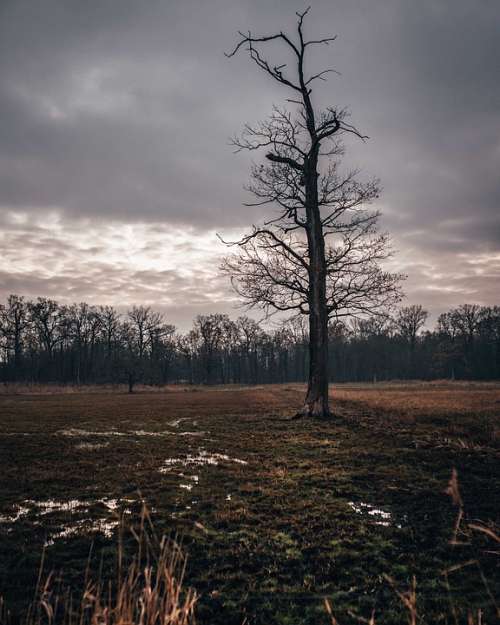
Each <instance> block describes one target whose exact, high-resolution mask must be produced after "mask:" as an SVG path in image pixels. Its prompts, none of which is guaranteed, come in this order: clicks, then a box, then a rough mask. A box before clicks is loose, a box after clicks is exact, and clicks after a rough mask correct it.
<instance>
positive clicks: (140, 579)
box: [0, 506, 197, 625]
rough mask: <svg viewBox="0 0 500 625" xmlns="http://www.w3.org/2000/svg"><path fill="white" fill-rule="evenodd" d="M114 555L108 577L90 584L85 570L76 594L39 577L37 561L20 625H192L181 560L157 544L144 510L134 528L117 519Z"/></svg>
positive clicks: (60, 580) (166, 542)
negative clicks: (128, 546)
mask: <svg viewBox="0 0 500 625" xmlns="http://www.w3.org/2000/svg"><path fill="white" fill-rule="evenodd" d="M124 532H126V533H130V535H131V537H132V544H133V550H132V554H131V555H129V554H127V552H126V551H125V549H124V545H123V533H124ZM116 552H117V564H116V572H115V574H114V575H113V577H112V578H110V579H103V578H102V577H99V578H97V579H92V578H91V573H90V567H89V566H88V567H87V570H86V572H85V580H84V584H83V590H81V591H80V592H79V593H78V591H75V589H74V588H71V586H70V585H68V584H66V583H65V580H64V575H63V574H60V575H56V574H55V572H54V571H51V572H49V573H48V574H45V571H44V557H42V562H41V565H40V570H39V574H38V581H37V585H36V589H35V593H34V594H35V599H34V601H33V603H32V604H31V606H30V608H29V610H28V612H27V614H26V616H25V617H24V618H23V625H56V624H60V625H192V624H194V610H195V605H196V601H197V595H196V593H195V592H194V591H193V590H192V589H191V588H187V589H186V588H184V587H183V582H184V575H185V568H186V560H185V556H184V554H183V553H182V550H181V548H180V546H179V545H178V543H177V542H176V541H175V540H173V539H171V538H169V537H167V536H163V537H162V538H161V539H160V540H159V539H158V537H157V536H156V534H155V531H154V528H153V526H152V524H151V520H150V515H149V512H148V511H147V509H146V507H145V506H144V507H143V510H142V513H141V517H140V522H139V527H138V528H136V529H134V528H133V527H132V526H130V527H124V524H123V519H122V525H121V528H120V534H119V538H118V544H117V549H116ZM127 562H128V563H127ZM101 575H102V572H101ZM10 620H11V619H10V614H9V612H8V608H7V605H6V604H5V603H4V602H3V600H2V599H0V622H1V623H3V624H4V625H7V623H9V622H10Z"/></svg>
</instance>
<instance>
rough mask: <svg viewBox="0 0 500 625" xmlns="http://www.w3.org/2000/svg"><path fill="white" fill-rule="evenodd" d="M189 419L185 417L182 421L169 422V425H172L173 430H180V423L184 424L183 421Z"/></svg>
mask: <svg viewBox="0 0 500 625" xmlns="http://www.w3.org/2000/svg"><path fill="white" fill-rule="evenodd" d="M187 420H188V419H187V417H183V418H182V419H174V420H173V421H169V422H168V425H170V427H173V428H178V427H179V423H182V422H183V421H187Z"/></svg>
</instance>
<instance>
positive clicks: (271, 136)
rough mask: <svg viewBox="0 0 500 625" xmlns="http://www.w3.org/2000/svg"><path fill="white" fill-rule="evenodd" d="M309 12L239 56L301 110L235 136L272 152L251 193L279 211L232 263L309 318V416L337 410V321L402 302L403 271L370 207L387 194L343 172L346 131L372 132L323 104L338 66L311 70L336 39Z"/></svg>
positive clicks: (237, 279)
mask: <svg viewBox="0 0 500 625" xmlns="http://www.w3.org/2000/svg"><path fill="white" fill-rule="evenodd" d="M307 12H308V10H306V11H304V12H303V13H297V17H298V22H297V33H296V36H295V37H292V36H289V35H288V34H285V33H284V32H279V33H276V34H273V35H267V36H260V37H257V36H254V35H252V34H251V33H248V34H245V33H240V36H241V38H240V40H239V42H238V43H237V45H236V46H235V48H234V49H233V50H232V52H230V53H229V55H228V56H234V55H235V54H236V53H238V52H239V51H241V50H246V51H247V52H248V54H249V56H250V59H251V60H252V61H254V62H255V64H256V65H257V66H258V67H259V68H260V69H261V70H263V71H264V72H265V73H266V74H268V75H269V76H270V77H271V78H272V79H273V80H275V81H276V82H278V83H279V84H281V85H283V86H284V87H286V88H287V89H288V90H289V91H290V92H291V94H292V95H291V97H290V98H289V100H288V101H289V102H291V103H292V104H294V105H295V106H296V111H295V113H294V114H292V113H291V112H289V111H288V110H287V109H285V108H274V110H273V113H272V114H271V116H270V117H269V118H268V119H267V120H265V121H263V122H261V123H259V124H257V125H255V126H250V125H246V126H245V128H244V132H243V134H242V136H241V137H239V138H236V139H234V145H235V147H236V149H237V150H250V151H255V150H259V149H263V150H265V151H266V154H265V156H266V161H265V163H261V164H258V165H254V166H253V168H252V171H251V183H250V185H249V190H250V191H251V192H252V193H253V195H254V196H255V198H256V200H255V202H253V203H252V204H250V205H251V206H252V205H253V206H256V205H263V204H272V205H274V206H275V207H276V208H277V212H276V213H275V214H274V216H273V217H272V218H270V219H269V221H267V222H266V223H265V224H264V225H263V226H254V227H253V229H252V231H251V232H250V233H249V234H247V235H246V236H244V237H243V238H242V239H241V240H239V241H237V242H234V243H233V245H235V246H237V251H236V253H235V254H233V255H232V256H230V257H229V258H228V259H227V260H226V261H225V263H224V264H223V270H224V271H225V272H226V273H228V274H229V275H230V276H231V278H232V282H233V285H234V287H235V289H236V291H237V292H238V293H239V295H240V296H241V297H242V298H243V299H244V300H245V301H246V303H247V304H248V306H249V307H253V306H260V307H263V308H264V309H265V310H266V312H268V313H270V312H272V311H286V312H290V311H291V312H292V313H295V314H304V315H308V316H309V379H308V389H307V394H306V398H305V402H304V405H303V407H302V409H301V410H300V412H299V415H301V416H328V415H329V414H330V408H329V402H328V380H329V378H328V324H329V319H330V318H340V317H342V316H363V315H368V314H374V313H377V312H380V311H381V310H382V309H384V308H387V307H389V306H391V305H392V304H394V303H395V302H397V301H398V300H399V299H400V290H399V281H400V279H401V276H399V275H396V274H391V273H388V272H386V271H383V270H382V269H381V267H380V261H383V260H385V259H386V258H388V256H390V253H391V252H390V246H389V240H388V236H387V235H386V234H384V233H379V232H378V228H377V220H378V217H379V214H378V213H377V212H376V211H368V210H366V208H365V206H366V204H368V203H370V202H371V201H373V200H375V199H376V198H377V197H378V195H379V185H378V182H377V181H376V180H372V181H368V182H361V181H359V179H358V172H357V171H347V172H342V171H341V169H340V159H341V157H342V155H343V153H344V148H343V145H342V143H341V141H340V137H341V136H342V135H345V134H351V135H355V136H357V137H360V138H363V137H362V135H361V134H360V133H359V132H358V131H357V130H356V128H355V127H354V126H353V125H351V124H350V123H349V122H348V113H347V111H346V110H345V109H339V108H335V107H327V108H326V109H325V110H318V109H316V108H315V106H314V104H313V99H312V91H313V85H314V84H315V83H316V81H318V80H325V77H326V75H327V74H328V73H330V72H332V71H334V70H332V69H324V70H321V71H318V72H315V73H310V72H308V70H307V67H306V57H307V56H308V53H309V51H310V49H311V48H313V47H314V46H323V45H328V44H329V43H331V42H332V41H334V39H335V37H326V38H323V39H311V40H306V39H305V38H304V32H303V23H304V18H305V16H306V15H307ZM270 43H278V44H281V45H282V46H284V48H285V50H286V51H287V52H288V53H289V54H290V55H291V57H292V59H293V67H294V69H293V70H291V71H288V70H287V66H286V65H283V64H279V65H278V64H274V63H273V62H271V61H270V60H268V58H266V57H265V56H264V54H263V52H262V50H263V48H264V47H265V46H267V45H268V44H270Z"/></svg>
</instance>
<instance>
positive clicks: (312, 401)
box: [299, 154, 330, 417]
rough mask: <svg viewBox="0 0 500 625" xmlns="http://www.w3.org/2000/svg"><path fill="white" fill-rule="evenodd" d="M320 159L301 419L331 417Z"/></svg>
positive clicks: (312, 177) (311, 222)
mask: <svg viewBox="0 0 500 625" xmlns="http://www.w3.org/2000/svg"><path fill="white" fill-rule="evenodd" d="M316 168H317V155H316V154H313V155H312V158H310V161H309V163H308V164H307V169H305V172H304V173H305V175H304V181H305V187H306V211H307V222H308V228H307V239H308V246H309V294H308V299H309V382H308V388H307V395H306V399H305V402H304V406H303V407H302V409H301V410H300V412H299V415H300V416H308V417H328V416H330V408H329V404H328V308H327V301H326V259H325V240H324V236H323V226H322V223H321V214H320V210H319V206H318V174H317V171H316Z"/></svg>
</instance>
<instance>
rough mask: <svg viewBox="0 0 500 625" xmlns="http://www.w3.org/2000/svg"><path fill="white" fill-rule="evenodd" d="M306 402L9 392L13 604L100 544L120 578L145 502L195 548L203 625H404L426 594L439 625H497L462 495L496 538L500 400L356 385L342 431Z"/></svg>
mask: <svg viewBox="0 0 500 625" xmlns="http://www.w3.org/2000/svg"><path fill="white" fill-rule="evenodd" d="M303 393H304V388H303V387H302V386H300V385H281V386H262V387H253V388H245V387H243V388H232V387H224V388H214V389H203V388H192V389H189V388H181V387H178V388H175V387H171V388H167V389H162V390H160V391H155V392H153V391H151V390H147V389H143V390H142V391H140V392H138V393H136V394H133V395H128V394H126V393H125V392H123V390H122V389H118V390H111V389H92V391H91V392H90V391H89V390H87V391H85V390H75V389H73V390H72V392H64V389H57V392H54V389H52V390H51V389H48V388H45V389H42V388H38V389H33V388H31V389H28V388H23V387H8V388H4V389H3V390H2V392H1V394H0V479H1V485H0V594H3V595H4V597H5V599H6V601H7V603H8V604H9V605H10V606H11V608H12V609H13V611H14V612H16V611H17V612H19V611H22V610H23V608H24V607H25V605H26V603H27V602H28V601H29V600H30V599H31V596H32V594H31V590H29V589H30V588H32V587H33V586H34V584H35V581H36V576H37V572H38V565H39V562H40V557H41V554H42V551H43V550H44V548H45V550H46V556H45V557H46V564H45V566H46V568H47V569H51V568H53V569H54V570H56V571H60V570H62V574H63V576H64V579H65V580H67V581H68V583H71V584H73V585H75V586H77V585H78V584H80V583H81V579H82V576H83V572H84V570H85V567H86V562H87V559H88V556H89V548H90V544H91V543H92V542H93V544H94V546H93V552H92V554H93V555H92V558H91V562H92V566H96V567H97V566H99V563H100V562H102V564H101V566H102V567H103V571H104V572H103V574H104V575H105V574H107V573H108V572H110V571H111V570H112V568H113V566H114V561H115V544H116V537H115V535H114V534H115V533H116V527H117V518H118V515H119V514H120V513H121V514H123V515H124V517H125V519H127V520H128V522H130V523H133V522H134V519H135V518H136V514H137V512H138V511H139V510H140V508H141V500H142V499H143V500H144V501H145V502H146V504H147V506H148V507H149V509H150V510H151V516H152V519H153V522H154V525H155V527H156V529H157V531H159V532H166V533H177V534H178V535H179V536H180V537H182V543H183V546H184V549H185V551H186V552H187V555H188V565H187V572H186V583H187V584H189V585H190V586H192V587H194V588H195V589H196V590H197V591H198V593H199V594H200V595H201V597H200V599H199V602H198V610H197V619H198V622H199V623H202V624H205V623H206V624H208V623H215V624H219V623H220V624H222V623H224V624H233V623H234V624H240V623H242V622H243V620H244V619H245V618H246V619H247V620H248V622H250V623H256V624H264V623H265V624H273V623H276V624H278V623H279V624H291V623H329V622H331V621H330V619H329V617H328V615H327V614H326V612H325V609H324V605H323V598H325V597H327V598H328V599H329V601H330V604H331V605H332V607H333V609H334V612H335V615H336V617H337V619H338V621H339V622H340V623H341V624H343V623H352V622H356V620H355V618H354V617H353V616H352V614H351V615H350V614H349V613H350V612H353V611H354V612H355V613H356V614H358V615H361V616H363V617H364V618H369V617H370V614H371V612H372V609H375V615H376V617H377V622H381V623H401V622H406V621H405V618H406V617H403V616H402V615H404V614H405V610H404V607H403V605H402V602H401V600H400V598H398V595H397V593H396V592H395V590H400V591H403V590H407V589H408V588H409V586H410V584H411V580H412V577H413V576H415V578H416V583H417V597H418V598H417V608H418V612H419V615H420V617H421V618H422V622H426V623H436V622H443V623H453V622H455V621H454V620H453V617H452V616H450V615H452V613H453V610H455V615H456V616H457V619H458V621H457V622H464V623H465V622H467V620H466V617H467V613H468V612H470V611H474V614H475V615H477V610H478V609H482V610H483V611H484V613H483V619H484V621H483V622H484V623H490V622H493V619H494V616H493V615H494V613H495V608H494V604H493V599H494V597H495V596H496V597H498V595H499V590H500V579H499V578H500V575H499V557H498V553H495V551H496V552H498V544H496V545H495V544H494V539H493V538H492V537H491V535H490V536H488V535H487V534H486V533H484V532H477V533H474V534H470V533H467V534H463V535H462V534H461V533H459V534H458V535H457V538H458V540H457V542H459V543H462V544H457V545H451V544H450V538H451V537H452V534H453V527H454V521H455V518H456V514H457V509H456V507H454V505H453V504H452V502H451V500H450V498H449V497H448V496H447V495H446V494H445V493H444V491H445V489H446V487H447V484H448V482H449V479H450V476H451V472H452V469H453V468H455V469H456V470H457V472H458V476H459V483H460V488H461V492H462V496H463V500H464V508H465V511H466V517H465V519H464V521H463V523H462V526H461V527H466V524H467V523H469V522H470V523H473V524H476V525H477V524H478V523H479V521H480V522H481V523H483V524H484V527H487V528H490V529H492V530H493V531H497V530H496V529H495V525H494V523H495V522H497V521H498V520H499V518H500V515H499V512H500V497H499V486H500V464H499V459H500V385H499V384H463V383H442V384H437V383H435V384H424V383H414V384H378V385H341V386H338V387H334V388H333V389H332V403H333V406H334V409H335V412H336V416H335V418H334V419H332V420H331V421H319V420H316V421H314V420H291V419H290V418H291V417H292V415H293V414H294V412H295V411H296V409H297V408H298V407H299V406H300V403H301V399H302V398H303ZM492 541H493V546H492V544H491V543H492ZM466 563H468V564H467V566H462V564H466ZM447 569H449V573H448V575H443V571H444V570H447ZM386 576H390V578H392V581H388V579H387V577H386ZM473 622H476V621H473Z"/></svg>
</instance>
